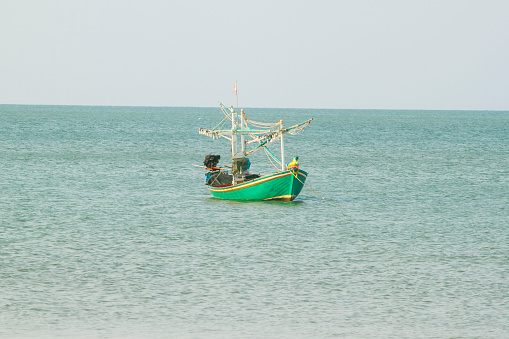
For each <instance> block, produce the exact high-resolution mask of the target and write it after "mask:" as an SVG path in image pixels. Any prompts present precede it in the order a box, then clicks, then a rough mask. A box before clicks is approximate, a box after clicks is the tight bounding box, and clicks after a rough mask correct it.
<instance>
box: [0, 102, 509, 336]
mask: <svg viewBox="0 0 509 339" xmlns="http://www.w3.org/2000/svg"><path fill="white" fill-rule="evenodd" d="M244 110H245V112H246V114H247V116H248V118H249V119H251V120H254V121H260V122H277V121H278V120H280V119H282V120H283V123H284V125H285V126H292V125H295V124H297V123H299V122H302V121H305V120H306V119H310V118H313V121H312V122H311V124H310V125H309V126H308V127H307V128H306V129H305V130H304V131H303V132H302V133H301V134H298V135H289V134H287V135H286V136H285V139H284V144H285V161H286V162H290V161H291V159H292V158H293V157H294V156H299V162H300V168H301V169H303V170H305V171H307V172H308V173H309V175H308V178H307V181H306V184H307V186H308V187H305V188H304V189H303V191H302V192H301V194H300V195H299V196H298V197H297V198H296V199H295V201H293V202H277V201H272V202H271V201H268V202H239V201H225V200H219V199H216V198H213V197H212V196H211V194H210V192H209V191H208V190H207V188H206V187H205V185H204V170H203V169H201V168H199V167H196V166H193V165H203V160H204V158H205V155H207V154H218V155H220V156H221V161H220V164H222V163H223V162H224V163H226V161H228V159H229V158H230V146H229V143H228V141H227V140H226V139H219V140H213V139H211V138H208V137H206V136H204V135H200V134H199V133H198V129H199V128H200V127H205V128H213V127H215V126H217V125H218V124H219V123H220V122H221V120H222V119H223V118H224V115H223V113H222V112H221V110H220V109H219V107H215V108H203V107H202V108H192V107H184V108H183V107H92V106H24V105H0V338H509V112H507V111H505V112H503V111H422V110H346V109H338V110H333V109H274V108H267V109H266V108H245V109H244ZM225 126H228V125H227V124H226V125H225ZM271 151H272V152H273V153H274V154H275V155H276V156H279V154H280V148H279V144H277V145H273V146H272V147H271ZM249 157H250V161H251V163H252V165H251V171H252V172H254V173H261V174H270V173H273V172H275V171H276V168H274V166H273V165H272V164H271V162H270V161H269V159H268V158H267V155H266V154H265V152H263V151H259V152H255V153H253V154H251V155H250V156H249Z"/></svg>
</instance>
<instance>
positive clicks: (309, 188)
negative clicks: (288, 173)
mask: <svg viewBox="0 0 509 339" xmlns="http://www.w3.org/2000/svg"><path fill="white" fill-rule="evenodd" d="M292 174H293V176H294V177H295V178H296V179H297V180H299V181H300V182H301V184H303V185H304V186H306V188H307V189H308V190H310V191H311V192H313V193H314V194H316V195H317V196H319V197H320V198H322V199H323V200H325V201H328V202H330V203H331V204H333V205H336V206H341V205H340V204H336V203H335V202H332V201H330V200H328V199H325V198H324V197H322V196H321V195H320V194H318V193H316V192H315V191H313V190H312V189H311V187H309V186H308V185H306V184H305V183H304V182H302V181H301V180H300V179H299V178H298V177H297V175H296V174H295V173H294V172H293V171H292Z"/></svg>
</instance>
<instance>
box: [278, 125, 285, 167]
mask: <svg viewBox="0 0 509 339" xmlns="http://www.w3.org/2000/svg"><path fill="white" fill-rule="evenodd" d="M279 122H280V125H279V128H280V130H281V172H284V171H285V144H284V142H283V136H284V132H283V120H279Z"/></svg>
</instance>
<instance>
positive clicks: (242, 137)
mask: <svg viewBox="0 0 509 339" xmlns="http://www.w3.org/2000/svg"><path fill="white" fill-rule="evenodd" d="M244 117H245V115H244V110H243V109H241V110H240V129H244V128H247V123H246V120H245V119H244ZM240 144H241V147H242V148H241V152H242V156H244V157H245V156H246V138H245V134H244V133H242V134H241V135H240Z"/></svg>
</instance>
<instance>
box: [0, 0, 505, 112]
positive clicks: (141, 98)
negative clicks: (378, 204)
mask: <svg viewBox="0 0 509 339" xmlns="http://www.w3.org/2000/svg"><path fill="white" fill-rule="evenodd" d="M0 46H1V53H0V103H6V104H65V105H73V104H75V105H142V106H216V105H217V103H218V101H220V100H221V101H223V102H224V103H225V104H235V96H234V94H233V84H234V82H235V80H237V81H238V94H239V106H243V107H303V108H388V109H391V108H394V109H487V110H490V109H493V110H509V1H507V0H501V1H490V0H481V1H468V0H462V1H460V0H458V1H456V0H439V1H430V0H423V1H412V0H404V1H403V0H402V1H393V0H383V1H382V0H379V1H362V0H356V1H355V0H352V1H342V0H337V1H320V0H308V1H298V0H292V1H277V0H270V1H263V0H262V1H261V0H254V1H253V0H251V1H242V0H235V1H226V0H213V1H192V0H188V1H186V0H182V1H154V0H140V1H112V0H99V1H94V0H87V1H78V0H61V1H50V0H47V1H45V0H34V1H23V0H0Z"/></svg>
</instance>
